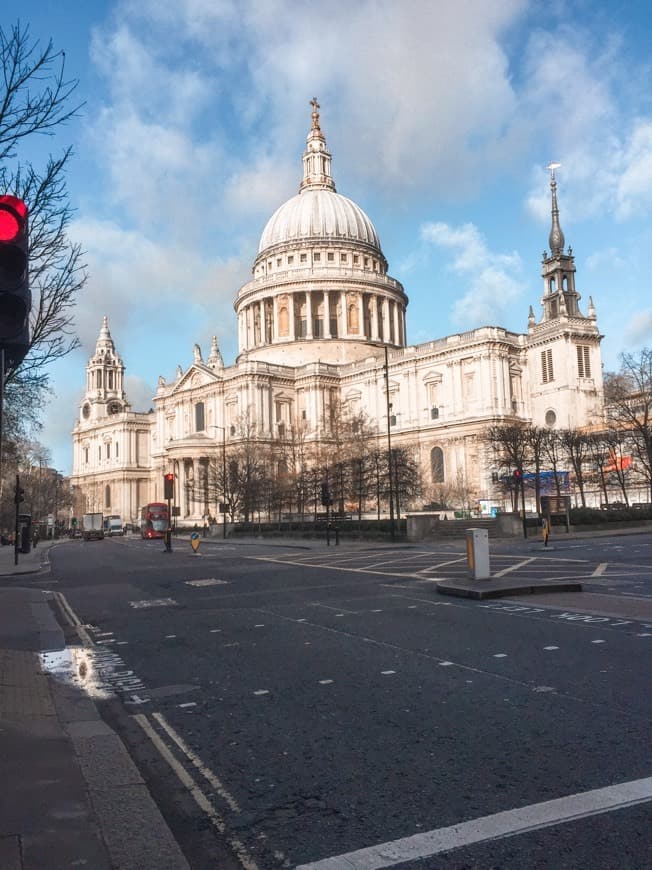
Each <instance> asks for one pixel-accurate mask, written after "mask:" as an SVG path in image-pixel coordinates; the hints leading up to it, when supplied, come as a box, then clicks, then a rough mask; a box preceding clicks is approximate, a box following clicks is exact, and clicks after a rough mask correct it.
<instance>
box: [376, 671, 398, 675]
mask: <svg viewBox="0 0 652 870" xmlns="http://www.w3.org/2000/svg"><path fill="white" fill-rule="evenodd" d="M380 673H381V674H384V675H385V676H388V675H389V674H395V673H396V671H381V672H380Z"/></svg>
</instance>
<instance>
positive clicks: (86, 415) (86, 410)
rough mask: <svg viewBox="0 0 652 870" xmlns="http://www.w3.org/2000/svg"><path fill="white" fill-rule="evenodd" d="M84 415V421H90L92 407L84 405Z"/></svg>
mask: <svg viewBox="0 0 652 870" xmlns="http://www.w3.org/2000/svg"><path fill="white" fill-rule="evenodd" d="M82 414H83V415H84V419H85V420H88V418H89V417H90V415H91V406H90V405H84V407H83V408H82Z"/></svg>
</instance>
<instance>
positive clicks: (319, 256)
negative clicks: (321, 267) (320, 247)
mask: <svg viewBox="0 0 652 870" xmlns="http://www.w3.org/2000/svg"><path fill="white" fill-rule="evenodd" d="M312 258H313V260H314V261H315V263H318V262H319V261H320V260H321V254H320V253H319V251H316V252H315V253H314V254H313V255H312Z"/></svg>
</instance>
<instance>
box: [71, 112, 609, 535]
mask: <svg viewBox="0 0 652 870" xmlns="http://www.w3.org/2000/svg"><path fill="white" fill-rule="evenodd" d="M317 109H318V104H317V103H316V101H313V114H312V126H311V129H310V132H309V133H308V137H307V142H306V150H305V152H304V155H303V167H304V169H303V179H302V182H301V185H300V189H299V193H298V194H297V195H296V196H295V197H293V198H292V199H290V200H289V201H288V202H287V203H284V204H283V205H282V206H281V207H280V208H279V209H278V210H277V211H276V212H275V214H274V215H273V216H272V217H271V218H270V220H269V221H268V223H267V226H266V227H265V229H264V231H263V234H262V236H261V241H260V246H259V250H258V254H257V256H256V258H255V260H254V263H253V267H252V278H251V280H250V281H249V282H247V283H246V284H245V285H244V286H243V287H241V288H240V290H239V291H238V294H237V297H236V300H235V312H236V315H237V327H238V345H239V352H238V356H237V359H236V361H235V363H234V365H232V366H225V365H224V362H223V360H222V356H221V354H220V351H219V348H218V346H217V341H216V339H213V342H212V345H211V349H210V353H209V356H208V358H207V360H206V361H204V359H203V356H202V352H201V349H200V348H199V347H198V346H197V345H195V348H194V354H193V362H192V363H191V365H190V366H189V367H188V368H187V369H186V370H185V371H184V370H181V369H178V370H177V373H176V376H175V378H174V379H173V380H172V381H170V382H167V381H166V380H165V379H164V378H163V377H160V378H159V383H158V388H157V391H156V395H155V397H154V400H153V406H154V407H153V410H152V411H150V412H148V413H137V412H134V411H132V410H131V407H130V405H129V403H128V401H127V397H126V395H125V393H124V388H123V376H124V366H123V364H122V361H121V360H120V358H119V357H118V355H117V354H116V351H115V347H114V344H113V340H112V338H111V336H110V333H109V329H108V323H107V321H106V318H105V319H104V322H103V324H102V328H101V331H100V335H99V338H98V342H97V347H96V351H95V354H94V355H93V356H92V357H91V359H90V361H89V364H88V367H87V382H86V393H85V396H84V398H83V400H82V402H81V405H80V413H79V419H78V422H77V424H76V426H75V428H74V432H73V443H74V464H73V478H72V483H73V485H74V486H76V487H77V491H78V492H79V494H80V503H81V504H82V505H83V506H84V509H87V510H88V509H91V508H95V509H98V510H99V509H101V510H103V511H104V512H105V513H117V514H120V515H121V516H122V517H123V519H124V520H125V521H136V519H137V515H138V510H139V508H140V507H141V506H142V505H143V504H145V503H147V502H148V501H156V500H160V499H161V498H162V495H163V493H162V489H163V482H162V480H163V474H164V473H165V472H166V471H169V470H174V471H175V473H176V475H177V492H178V496H177V503H178V505H179V507H180V515H181V518H182V520H184V521H188V522H201V521H202V519H203V517H204V516H205V515H206V514H214V513H216V505H215V503H212V504H211V503H210V502H211V500H212V499H211V498H210V497H209V496H208V495H207V487H206V483H205V482H206V478H207V474H208V466H209V462H211V461H213V462H215V461H216V459H217V458H219V456H220V455H224V454H225V451H226V450H227V449H228V448H229V447H230V446H231V445H232V444H235V443H236V442H237V440H238V437H239V435H238V433H239V431H240V429H239V424H240V423H241V421H242V419H243V418H244V417H245V416H246V417H247V419H249V420H250V421H251V422H252V424H253V425H254V426H255V430H256V434H257V437H259V438H260V439H261V440H262V441H267V442H274V441H283V440H284V439H286V438H287V437H288V433H289V432H290V431H291V430H292V429H293V428H295V429H296V428H301V429H302V430H303V431H304V433H305V437H306V439H307V441H308V442H310V443H312V444H313V445H314V444H319V442H320V440H321V439H322V438H323V437H324V435H325V433H326V426H327V421H329V420H330V417H331V414H332V412H333V410H334V409H335V408H338V409H339V408H341V409H343V410H344V411H348V412H351V413H356V412H358V411H364V412H365V413H366V414H367V415H368V417H369V418H370V420H371V422H372V423H375V425H376V426H377V429H378V433H379V434H378V436H377V437H378V441H379V443H385V439H386V437H387V422H388V421H387V412H388V402H389V406H390V407H389V416H390V431H391V438H392V445H393V446H395V447H401V446H406V447H410V448H412V449H413V450H414V451H415V452H416V454H417V455H418V457H419V461H420V463H421V466H422V470H423V477H424V481H425V483H426V484H431V485H432V486H436V485H444V484H446V483H451V482H454V481H456V480H457V481H459V480H460V479H463V480H464V481H465V485H466V488H467V490H468V491H470V492H473V495H474V498H475V499H483V500H486V501H487V502H491V501H492V500H493V501H495V503H496V504H500V502H498V501H496V497H497V494H496V493H495V492H494V488H493V485H492V479H491V463H490V459H489V457H488V456H487V455H486V450H485V447H484V446H483V444H482V441H481V440H480V439H479V438H478V435H479V433H480V432H481V431H482V430H483V429H484V428H485V427H486V426H488V425H492V424H508V423H512V422H517V421H526V422H530V423H533V424H535V425H538V426H549V427H563V428H566V427H579V426H585V425H590V424H594V423H596V422H599V421H600V420H601V419H602V416H603V398H602V364H601V354H600V341H601V338H602V336H601V335H600V333H599V330H598V327H597V321H596V314H595V309H594V306H593V302H592V301H591V300H589V305H588V309H587V314H586V315H584V314H582V312H581V311H580V307H579V301H580V296H579V294H578V292H577V290H576V287H575V263H574V258H573V254H572V250H571V249H570V248H568V249H565V248H564V244H565V242H564V236H563V233H562V231H561V227H560V225H559V211H558V206H557V190H556V181H555V178H554V169H553V171H552V176H551V193H552V227H551V231H550V237H549V247H550V253H548V252H544V256H543V263H542V278H543V297H542V299H541V305H542V316H541V318H540V319H539V320H537V319H536V317H535V315H534V312H533V309H532V308H530V314H529V318H528V320H527V332H525V333H513V332H509V331H507V330H505V329H503V328H501V327H499V326H490V327H483V328H481V329H475V330H471V331H469V332H464V333H460V334H455V335H449V336H446V337H445V338H440V339H437V340H434V341H430V342H426V343H425V344H420V345H416V346H410V345H408V344H407V336H406V328H405V312H406V307H407V304H408V298H407V296H406V294H405V291H404V290H403V287H402V285H401V284H400V283H399V282H398V281H397V280H396V279H394V278H392V277H390V276H389V275H388V274H387V261H386V259H385V257H384V255H383V252H382V249H381V247H380V242H379V240H378V236H377V234H376V231H375V229H374V227H373V224H372V222H371V221H370V219H369V218H368V217H367V215H366V214H365V213H364V212H363V211H362V209H361V208H360V207H359V206H357V205H356V204H355V203H353V202H352V201H351V200H349V199H347V198H346V197H343V196H341V195H340V194H338V193H337V192H336V190H335V184H334V181H333V178H332V175H331V155H330V154H329V152H328V150H327V148H326V142H325V138H324V135H323V132H322V131H321V128H320V124H319V114H318V111H317ZM385 355H387V374H388V377H387V381H386V378H385ZM427 492H428V486H426V499H427ZM213 501H214V500H213Z"/></svg>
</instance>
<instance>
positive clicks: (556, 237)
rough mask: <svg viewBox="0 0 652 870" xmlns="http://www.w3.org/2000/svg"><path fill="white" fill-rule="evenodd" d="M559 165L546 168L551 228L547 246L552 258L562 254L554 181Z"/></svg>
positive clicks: (561, 234)
mask: <svg viewBox="0 0 652 870" xmlns="http://www.w3.org/2000/svg"><path fill="white" fill-rule="evenodd" d="M560 166H561V163H551V164H550V165H549V166H548V169H549V170H550V190H551V191H552V226H551V227H550V236H549V237H548V244H549V245H550V251H551V252H552V256H553V257H558V256H559V255H560V254H563V252H564V243H565V239H564V234H563V232H562V229H561V226H560V225H559V206H558V205H557V182H556V180H555V169H558V168H559V167H560Z"/></svg>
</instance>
